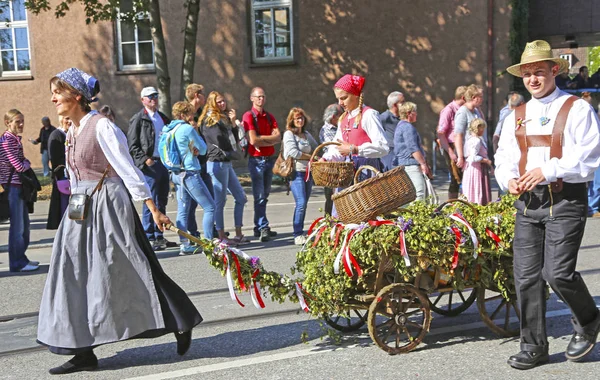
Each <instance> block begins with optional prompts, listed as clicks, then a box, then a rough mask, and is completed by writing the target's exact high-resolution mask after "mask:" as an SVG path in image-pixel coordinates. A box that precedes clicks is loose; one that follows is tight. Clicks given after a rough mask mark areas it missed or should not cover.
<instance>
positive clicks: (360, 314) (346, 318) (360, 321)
mask: <svg viewBox="0 0 600 380" xmlns="http://www.w3.org/2000/svg"><path fill="white" fill-rule="evenodd" d="M367 313H368V311H367V310H363V309H350V310H348V314H346V315H340V314H327V315H323V319H324V320H325V322H326V323H327V324H328V325H329V326H331V327H333V328H334V329H336V330H338V331H341V332H352V331H356V330H358V329H360V328H361V327H363V326H364V325H365V323H366V322H367Z"/></svg>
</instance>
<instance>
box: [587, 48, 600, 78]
mask: <svg viewBox="0 0 600 380" xmlns="http://www.w3.org/2000/svg"><path fill="white" fill-rule="evenodd" d="M588 63H589V64H588V69H589V71H590V75H592V74H593V73H595V72H596V71H597V70H598V69H599V68H600V46H594V47H591V48H590V49H589V51H588Z"/></svg>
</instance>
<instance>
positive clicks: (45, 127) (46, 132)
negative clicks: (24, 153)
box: [29, 116, 56, 177]
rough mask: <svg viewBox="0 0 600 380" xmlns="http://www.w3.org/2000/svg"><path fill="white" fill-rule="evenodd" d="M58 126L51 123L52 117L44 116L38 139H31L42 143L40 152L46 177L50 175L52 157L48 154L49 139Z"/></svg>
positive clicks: (35, 142)
mask: <svg viewBox="0 0 600 380" xmlns="http://www.w3.org/2000/svg"><path fill="white" fill-rule="evenodd" d="M54 130H56V128H54V127H53V126H52V124H50V119H49V118H48V117H47V116H44V117H43V118H42V128H41V129H40V135H39V136H38V138H37V139H29V141H30V142H31V143H32V144H34V145H37V144H40V153H41V154H42V167H43V168H44V177H48V176H49V175H50V165H49V163H50V157H49V155H48V139H49V138H50V134H51V133H52V132H54Z"/></svg>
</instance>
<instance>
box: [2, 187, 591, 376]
mask: <svg viewBox="0 0 600 380" xmlns="http://www.w3.org/2000/svg"><path fill="white" fill-rule="evenodd" d="M434 184H435V187H436V189H437V191H438V194H439V195H440V196H441V198H442V199H445V195H446V194H445V193H446V191H447V183H446V182H444V181H443V180H442V179H439V178H438V179H437V180H436V181H435V182H434ZM273 190H274V191H273V193H272V195H271V197H270V200H269V204H268V216H269V219H270V221H271V225H272V227H273V229H274V230H276V231H278V232H279V235H278V236H277V238H276V239H275V240H274V241H271V242H267V243H260V242H258V241H257V240H256V239H254V238H253V241H252V243H251V244H249V245H247V246H244V247H242V248H243V250H244V251H246V252H247V253H249V254H251V255H259V256H260V257H261V260H262V262H263V264H264V266H265V268H267V269H269V270H276V271H279V272H280V273H288V272H289V268H290V267H291V266H293V264H294V261H295V254H296V252H297V247H296V246H294V245H293V238H292V227H291V220H292V213H293V208H294V201H293V197H292V195H291V194H290V195H286V193H285V189H283V187H274V189H273ZM246 191H247V193H248V198H249V202H248V205H247V207H246V212H245V215H244V223H245V227H244V232H245V233H246V234H247V235H250V236H251V235H252V196H251V193H250V189H249V188H246ZM322 206H323V195H322V189H321V188H315V189H314V192H313V195H312V197H311V198H310V201H309V207H308V210H307V216H306V226H308V225H309V224H310V222H311V221H312V220H313V219H315V218H316V217H318V216H320V215H321V214H322V211H321V210H320V208H321V207H322ZM47 207H48V204H47V202H38V203H37V204H36V212H35V213H34V214H33V215H31V219H32V239H31V240H32V244H31V245H30V249H29V250H28V252H27V254H28V256H29V258H30V259H32V260H38V261H40V262H41V269H40V270H39V271H37V272H33V273H28V274H13V273H9V272H8V254H7V252H6V250H7V243H8V224H5V225H0V379H43V378H49V377H50V375H48V372H47V370H48V368H50V367H53V366H56V365H59V364H61V363H62V362H64V361H65V360H67V359H68V357H61V356H56V355H52V354H50V353H48V352H47V351H46V350H44V349H43V348H41V347H39V346H38V345H37V344H36V343H35V337H36V329H37V311H38V310H39V303H40V298H41V292H42V289H43V286H44V282H45V279H46V274H47V271H48V263H49V260H50V255H51V245H52V241H53V239H54V232H53V231H47V230H46V229H45V219H46V215H45V214H46V211H47ZM175 212H176V202H175V201H171V203H170V204H169V207H168V215H169V216H170V217H171V218H173V219H174V218H175ZM225 213H226V217H225V220H226V224H227V222H229V223H231V221H232V219H233V216H232V214H233V202H232V200H231V199H229V200H228V204H227V206H226V211H225ZM201 215H202V211H201V209H200V210H198V214H197V218H198V220H201ZM599 227H600V219H591V218H590V219H588V224H587V226H586V231H585V235H584V240H583V245H582V249H581V253H580V259H579V262H578V270H580V271H581V273H582V275H583V278H584V279H585V281H586V283H587V285H588V287H589V289H590V292H591V293H592V295H595V299H596V302H597V303H598V304H599V305H600V269H599V265H598V260H597V257H598V253H599V251H600V234H598V233H597V231H598V228H599ZM166 237H167V238H168V239H170V240H173V241H176V240H177V237H176V236H175V234H173V233H171V232H167V233H166ZM157 255H158V257H159V259H160V262H161V265H162V266H163V268H164V269H165V271H166V272H167V273H168V274H169V275H170V276H171V277H172V278H173V279H174V280H175V281H176V282H177V283H178V284H179V285H180V286H181V287H182V288H183V289H184V290H185V291H186V292H187V293H188V294H189V295H190V298H191V300H192V301H193V302H194V304H195V305H196V307H198V309H199V310H200V312H201V314H202V316H203V317H204V322H203V323H202V324H200V325H199V326H198V327H197V328H195V329H194V333H193V334H194V335H193V338H194V341H193V343H192V347H191V349H190V351H189V352H188V353H187V354H186V355H185V356H183V357H180V356H178V355H177V354H176V352H175V348H176V345H175V339H174V337H173V336H172V335H168V336H164V337H160V338H157V339H147V340H132V341H126V342H120V343H115V344H109V345H105V346H101V347H99V348H97V349H96V353H97V355H98V358H99V359H100V362H99V365H100V368H99V370H97V371H94V372H84V373H78V374H74V375H69V376H68V378H77V379H172V378H183V379H199V378H208V379H231V378H256V379H307V378H323V379H344V378H354V379H384V378H385V379H390V378H392V379H410V378H420V379H442V378H443V379H532V378H533V379H570V378H577V379H597V378H598V375H597V372H598V371H600V348H596V349H595V350H594V351H593V353H592V354H591V355H590V356H589V358H587V359H586V361H585V362H582V363H571V362H568V361H566V359H565V357H564V354H563V353H564V350H565V348H566V345H567V344H568V341H569V339H570V335H571V334H572V331H571V327H570V313H569V312H568V310H566V307H565V305H564V304H563V303H562V302H561V301H560V300H559V299H558V298H557V297H556V296H555V295H554V294H552V295H551V298H550V300H549V303H548V314H547V316H548V332H549V341H550V355H551V357H550V361H551V362H550V364H548V365H544V366H541V367H538V368H535V369H533V370H530V371H525V372H523V371H518V370H514V369H512V368H510V367H509V366H508V365H507V364H506V359H507V358H508V357H509V356H510V355H512V354H514V353H516V352H517V351H518V350H519V344H518V339H515V338H508V339H507V338H498V337H497V336H495V335H494V334H493V333H492V332H491V331H490V330H489V329H488V328H487V327H486V326H485V325H484V324H483V322H482V321H481V318H480V316H479V312H478V310H477V307H476V305H475V304H473V305H472V306H471V307H470V308H469V309H468V310H467V311H465V312H463V313H462V314H460V315H459V316H457V317H453V318H450V317H443V316H438V315H436V314H434V320H433V322H432V325H431V330H430V332H429V333H428V334H427V335H426V336H425V338H424V340H423V342H422V343H421V344H420V345H419V346H418V347H417V349H415V350H414V351H412V352H410V353H408V354H405V355H398V356H390V355H387V354H386V353H385V352H384V351H382V350H381V349H379V348H378V347H377V346H376V345H375V344H374V343H373V342H372V340H371V338H370V337H369V334H368V331H367V329H366V327H363V328H362V329H360V330H359V331H358V332H356V333H352V334H344V335H341V337H340V339H332V338H330V337H329V336H328V335H327V331H326V330H327V329H326V327H325V326H323V324H322V323H321V322H320V321H318V320H315V319H313V318H311V317H309V316H308V315H307V314H305V313H303V312H302V311H301V310H300V309H299V307H298V305H296V304H292V303H289V302H287V303H284V304H281V305H280V304H274V303H271V302H267V307H266V308H265V309H264V310H258V309H255V308H254V307H253V306H252V303H251V300H250V297H249V296H248V294H242V295H241V300H242V302H244V303H245V304H246V307H244V308H241V307H240V306H238V305H237V303H235V302H234V301H232V300H231V299H230V298H229V294H228V292H227V287H226V282H225V279H224V278H223V277H222V276H221V274H220V273H218V272H217V271H216V270H214V269H213V268H212V267H210V266H209V265H208V263H207V262H206V258H205V257H204V256H203V255H193V256H179V255H178V250H177V249H171V250H165V251H162V252H157ZM303 333H307V334H308V342H307V343H302V341H301V335H302V334H303Z"/></svg>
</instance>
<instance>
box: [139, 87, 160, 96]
mask: <svg viewBox="0 0 600 380" xmlns="http://www.w3.org/2000/svg"><path fill="white" fill-rule="evenodd" d="M152 94H158V91H156V89H155V88H154V87H144V88H143V89H142V93H141V94H140V95H141V97H142V98H144V97H146V96H149V95H152Z"/></svg>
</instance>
